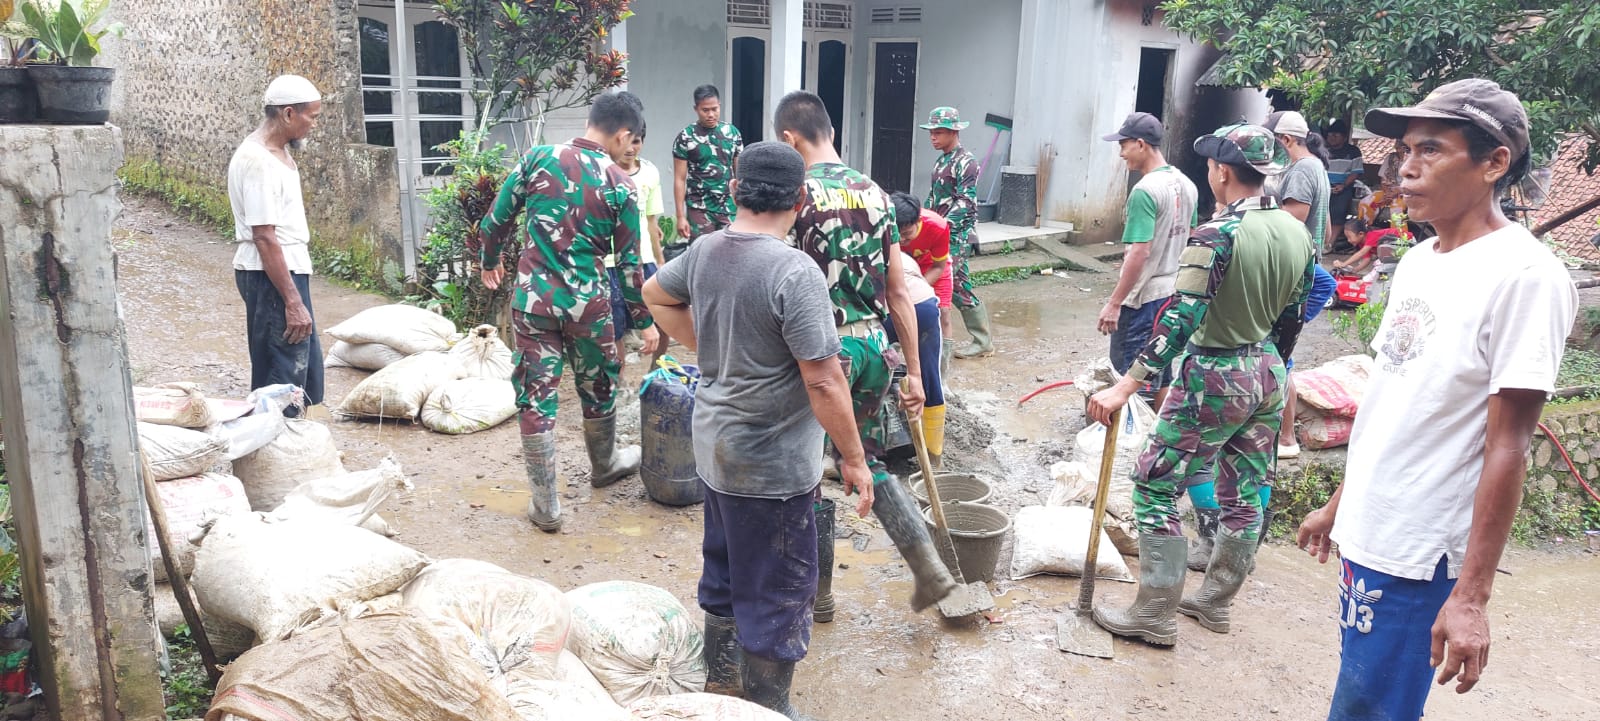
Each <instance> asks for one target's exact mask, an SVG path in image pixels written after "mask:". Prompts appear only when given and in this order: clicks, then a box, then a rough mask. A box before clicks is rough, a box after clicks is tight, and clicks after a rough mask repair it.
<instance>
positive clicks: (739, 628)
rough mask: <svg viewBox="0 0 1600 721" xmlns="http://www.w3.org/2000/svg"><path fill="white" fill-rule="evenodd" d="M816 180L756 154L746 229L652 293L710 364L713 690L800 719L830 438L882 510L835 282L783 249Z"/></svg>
mask: <svg viewBox="0 0 1600 721" xmlns="http://www.w3.org/2000/svg"><path fill="white" fill-rule="evenodd" d="M804 179H805V162H804V161H803V160H802V159H801V157H800V154H799V153H798V152H796V151H795V150H794V149H793V148H790V147H789V146H787V145H784V144H783V143H776V142H766V143H757V144H755V145H752V146H750V147H749V148H746V149H745V151H744V153H743V154H742V155H740V156H739V167H738V168H737V169H736V170H735V178H734V181H733V184H732V189H733V195H734V201H735V203H736V204H737V205H738V214H737V215H736V216H735V220H734V222H733V224H732V225H731V226H729V227H728V228H727V229H726V230H723V231H718V232H715V233H712V234H710V235H705V236H702V237H701V238H700V239H698V240H696V241H695V243H694V244H693V245H691V246H689V249H688V250H687V251H685V252H684V254H683V255H681V256H679V257H677V258H675V259H674V260H672V261H671V262H669V263H667V264H666V265H664V266H662V267H661V270H660V271H659V272H658V273H656V275H655V277H654V278H652V279H651V280H650V281H649V282H647V283H646V284H645V287H644V299H645V302H646V303H647V304H648V305H649V306H650V310H651V314H652V317H654V318H655V320H656V322H657V323H659V324H660V325H661V327H662V328H663V329H664V330H665V331H666V332H667V333H668V334H669V335H671V336H672V337H673V338H677V339H678V340H680V341H681V342H683V343H684V344H685V345H687V346H689V348H690V349H692V350H694V351H695V352H696V353H698V355H699V360H700V387H699V390H698V391H696V395H695V409H694V453H695V466H696V468H697V469H698V470H699V472H700V476H701V478H702V479H704V481H705V483H706V486H707V489H706V504H705V506H706V507H705V538H704V542H703V545H702V549H701V550H702V556H703V559H704V564H705V566H704V570H703V571H702V573H701V576H700V589H699V600H700V607H701V609H703V610H704V611H705V613H706V641H705V654H706V669H707V674H706V690H707V691H712V692H720V693H729V694H733V695H740V694H742V695H743V696H744V697H745V698H746V699H748V700H750V701H754V702H756V703H759V704H761V705H762V706H766V707H767V708H770V709H773V710H775V711H778V712H779V713H783V714H785V715H789V716H791V717H792V716H793V715H794V713H795V712H794V709H793V708H792V707H791V706H790V704H789V686H790V683H791V681H792V679H793V676H794V665H795V663H796V662H798V661H799V660H800V659H802V658H804V657H805V654H806V647H807V645H808V644H809V643H810V639H811V608H812V602H813V600H814V599H815V596H816V592H817V575H818V568H817V525H816V518H815V515H814V511H813V507H812V499H813V497H814V496H816V493H817V490H818V489H817V486H818V480H819V479H820V478H821V477H822V457H821V456H820V455H819V454H818V453H817V449H818V448H819V447H821V445H822V433H823V431H824V430H826V431H827V433H828V435H829V436H830V437H831V438H833V440H834V445H835V447H836V448H837V449H838V450H839V453H840V455H841V457H842V459H843V460H842V462H841V465H840V475H841V477H842V478H843V480H844V484H845V490H846V492H847V493H848V492H850V491H851V490H856V491H859V492H860V494H861V499H860V503H859V504H858V505H857V508H856V512H857V513H859V514H860V515H862V516H866V514H867V513H868V512H869V511H871V509H872V499H873V495H872V474H871V471H869V470H868V469H867V464H866V454H865V452H864V451H863V450H862V447H861V438H860V436H859V435H858V434H857V433H856V426H855V417H854V416H853V415H852V413H851V406H850V394H849V383H848V382H847V381H846V379H845V375H844V369H843V367H842V366H840V365H839V361H838V360H837V358H836V356H838V354H839V350H840V344H839V334H838V331H837V330H835V327H834V322H833V302H832V301H831V300H830V299H829V297H828V287H827V280H826V279H825V278H824V277H823V275H822V271H821V270H820V269H819V268H818V267H817V264H816V262H815V261H813V260H811V258H809V257H807V256H806V254H804V253H802V252H800V251H799V250H796V249H795V248H792V247H790V246H789V245H788V244H787V243H786V242H785V241H784V240H782V238H783V237H784V236H786V235H787V234H788V232H789V228H790V227H791V226H792V225H793V224H794V218H795V213H796V212H797V211H798V210H799V207H800V205H801V201H802V200H803V192H804V188H803V187H802V184H803V182H804ZM741 651H742V653H741ZM741 655H742V656H743V659H742V661H741V660H740V656H741Z"/></svg>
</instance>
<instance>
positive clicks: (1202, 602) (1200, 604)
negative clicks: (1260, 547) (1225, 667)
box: [1178, 533, 1259, 633]
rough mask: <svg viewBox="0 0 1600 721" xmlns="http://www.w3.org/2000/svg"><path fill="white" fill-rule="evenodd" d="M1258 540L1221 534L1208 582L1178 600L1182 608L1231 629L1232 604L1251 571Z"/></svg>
mask: <svg viewBox="0 0 1600 721" xmlns="http://www.w3.org/2000/svg"><path fill="white" fill-rule="evenodd" d="M1258 543H1259V542H1258V541H1246V540H1243V539H1240V538H1235V537H1233V536H1230V535H1228V534H1226V533H1223V534H1218V536H1217V552H1216V554H1214V555H1212V557H1211V567H1210V568H1207V569H1206V580H1205V582H1204V583H1201V584H1200V590H1199V591H1196V592H1195V594H1194V595H1192V596H1187V597H1185V598H1184V599H1183V601H1182V602H1180V603H1179V604H1178V612H1179V613H1182V614H1183V615H1185V616H1188V617H1190V618H1193V619H1194V620H1196V621H1198V622H1199V623H1200V625H1201V626H1205V627H1206V628H1207V629H1210V630H1212V631H1216V632H1217V633H1227V632H1228V629H1229V621H1230V619H1229V615H1228V607H1229V606H1230V605H1232V603H1233V597H1234V596H1237V595H1239V589H1240V588H1241V587H1242V586H1244V577H1245V576H1246V575H1248V574H1249V570H1250V563H1251V561H1252V560H1253V559H1254V558H1255V555H1256V545H1257V544H1258Z"/></svg>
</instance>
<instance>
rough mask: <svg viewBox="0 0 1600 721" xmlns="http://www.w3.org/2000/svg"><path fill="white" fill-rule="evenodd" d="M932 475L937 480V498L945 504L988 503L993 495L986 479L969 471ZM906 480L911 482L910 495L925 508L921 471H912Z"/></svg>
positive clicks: (924, 489) (925, 501)
mask: <svg viewBox="0 0 1600 721" xmlns="http://www.w3.org/2000/svg"><path fill="white" fill-rule="evenodd" d="M933 477H934V479H935V480H937V481H938V482H939V500H941V501H944V502H945V503H946V504H948V503H951V502H953V501H961V502H963V503H988V502H989V497H990V496H992V495H994V489H993V488H991V487H989V482H988V481H985V480H983V479H982V478H979V477H977V476H974V475H972V474H971V473H935V474H934V475H933ZM906 480H908V481H910V482H911V495H912V496H913V497H914V498H916V499H917V506H918V507H921V508H927V507H928V490H927V489H926V488H923V487H922V472H921V471H918V472H916V473H913V474H911V477H910V478H908V479H906Z"/></svg>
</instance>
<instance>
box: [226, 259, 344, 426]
mask: <svg viewBox="0 0 1600 721" xmlns="http://www.w3.org/2000/svg"><path fill="white" fill-rule="evenodd" d="M289 277H290V278H293V279H294V287H295V289H296V290H298V291H300V302H301V303H304V304H305V306H306V312H308V313H311V312H312V311H311V276H309V275H299V274H290V276H289ZM233 282H234V284H235V285H237V286H238V287H239V297H240V298H242V299H244V323H245V337H246V338H247V339H248V340H249V343H250V389H251V390H255V389H257V388H262V387H265V386H271V385H278V384H280V383H288V384H291V385H296V386H299V387H301V388H303V389H305V392H306V403H307V405H313V406H314V405H320V404H321V403H322V392H323V385H322V343H321V342H320V341H319V340H317V327H316V315H315V313H313V314H312V326H311V336H310V337H308V338H306V339H305V340H303V341H301V342H299V343H289V342H288V341H285V340H284V339H283V333H284V330H285V329H287V328H288V321H287V320H286V319H285V318H284V315H283V314H284V307H283V296H281V295H279V294H278V289H277V288H276V287H274V286H273V285H272V279H271V278H268V277H267V273H266V271H263V270H235V271H233Z"/></svg>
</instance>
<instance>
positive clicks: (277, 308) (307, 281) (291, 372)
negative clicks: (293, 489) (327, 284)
mask: <svg viewBox="0 0 1600 721" xmlns="http://www.w3.org/2000/svg"><path fill="white" fill-rule="evenodd" d="M261 104H262V106H263V114H264V116H265V117H263V118H262V120H261V125H260V126H259V127H257V128H256V130H255V132H253V133H251V134H250V136H249V137H247V138H245V139H244V142H242V143H240V144H239V149H238V150H236V151H234V153H233V159H232V160H230V161H229V162H228V202H229V204H230V205H232V206H233V230H234V236H233V237H234V240H235V241H236V242H237V243H238V244H239V249H238V250H237V251H236V252H235V253H234V256H233V277H234V283H235V284H236V285H238V287H239V295H240V297H241V298H243V299H244V308H245V329H246V337H247V339H248V341H249V345H250V387H251V389H255V388H260V387H262V386H269V385H276V384H280V383H290V384H293V385H297V386H300V387H301V388H304V389H305V392H306V401H307V402H308V403H309V404H311V405H317V404H319V403H321V402H322V391H323V388H322V346H321V344H320V343H319V342H318V341H317V332H316V331H317V329H316V320H315V319H314V318H312V315H311V251H310V242H311V229H310V226H309V224H308V223H307V222H306V208H305V201H304V199H303V198H302V197H301V194H300V167H299V166H298V165H297V164H296V163H295V160H294V157H293V156H292V155H290V154H289V151H290V150H297V149H299V148H300V145H301V143H302V142H303V141H304V140H305V138H306V136H307V135H310V134H311V130H312V129H313V128H315V127H316V126H317V116H319V115H321V114H322V94H321V93H319V92H317V88H316V86H314V85H312V84H311V81H310V80H307V79H305V78H302V77H300V76H298V75H280V76H278V77H277V78H275V79H273V81H272V83H271V84H270V85H268V86H267V92H266V94H265V95H264V96H263V98H262V103H261Z"/></svg>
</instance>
